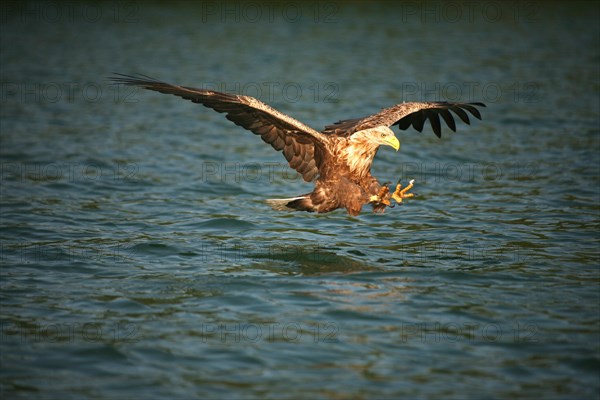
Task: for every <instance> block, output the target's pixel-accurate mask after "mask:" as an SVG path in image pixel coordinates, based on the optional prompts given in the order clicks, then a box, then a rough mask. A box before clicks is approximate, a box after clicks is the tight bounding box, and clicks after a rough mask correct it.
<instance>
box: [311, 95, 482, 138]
mask: <svg viewBox="0 0 600 400" xmlns="http://www.w3.org/2000/svg"><path fill="white" fill-rule="evenodd" d="M476 107H485V104H483V103H448V102H445V101H436V102H426V103H420V102H410V103H401V104H396V105H395V106H392V107H389V108H385V109H383V110H381V111H380V112H378V113H377V114H373V115H370V116H368V117H365V118H355V119H347V120H343V121H339V122H336V123H335V124H333V125H328V126H326V127H325V129H324V130H323V133H325V134H332V133H334V134H338V135H344V136H349V135H352V134H353V133H354V132H358V131H361V130H363V129H369V128H374V127H376V126H382V125H383V126H392V125H398V127H399V128H400V129H402V130H406V129H408V127H410V126H411V125H412V126H413V128H415V129H416V130H417V131H419V132H421V131H422V130H423V125H424V124H425V120H427V119H428V120H429V122H430V123H431V128H432V129H433V132H434V133H435V134H436V136H437V137H442V126H441V124H440V116H441V117H442V119H443V120H444V121H445V122H446V124H447V125H448V127H449V128H450V129H452V131H453V132H456V124H455V123H454V117H453V115H452V113H451V112H450V111H452V112H453V113H455V114H456V115H458V117H459V118H460V119H461V120H462V121H463V122H464V123H466V124H470V122H471V121H469V115H468V114H467V113H466V111H468V112H469V113H471V114H473V116H475V117H476V118H478V119H481V114H480V113H479V110H478V109H477V108H476Z"/></svg>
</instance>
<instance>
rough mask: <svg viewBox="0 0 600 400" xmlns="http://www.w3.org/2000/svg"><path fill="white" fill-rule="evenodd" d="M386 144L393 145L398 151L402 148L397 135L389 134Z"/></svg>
mask: <svg viewBox="0 0 600 400" xmlns="http://www.w3.org/2000/svg"><path fill="white" fill-rule="evenodd" d="M385 144H387V145H388V146H392V147H393V148H394V149H396V151H398V150H400V141H399V140H398V138H397V137H396V136H389V137H387V138H386V139H385Z"/></svg>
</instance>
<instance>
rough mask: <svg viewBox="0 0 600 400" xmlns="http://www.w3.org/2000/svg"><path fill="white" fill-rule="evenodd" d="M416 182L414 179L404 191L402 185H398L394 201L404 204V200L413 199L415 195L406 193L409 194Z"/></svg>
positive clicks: (393, 197) (393, 196) (393, 195)
mask: <svg viewBox="0 0 600 400" xmlns="http://www.w3.org/2000/svg"><path fill="white" fill-rule="evenodd" d="M414 182H415V180H414V179H413V180H411V181H410V182H409V183H408V186H407V187H405V188H404V189H402V184H401V183H398V185H396V190H395V191H394V193H392V199H394V200H396V202H398V203H402V199H406V198H408V197H413V196H414V194H412V193H406V192H408V191H409V190H410V189H412V187H413V183H414Z"/></svg>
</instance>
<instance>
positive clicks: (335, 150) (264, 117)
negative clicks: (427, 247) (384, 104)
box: [111, 74, 485, 216]
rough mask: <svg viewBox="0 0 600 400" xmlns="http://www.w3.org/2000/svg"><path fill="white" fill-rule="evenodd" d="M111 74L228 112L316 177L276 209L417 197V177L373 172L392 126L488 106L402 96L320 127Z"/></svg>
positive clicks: (252, 103) (379, 203)
mask: <svg viewBox="0 0 600 400" xmlns="http://www.w3.org/2000/svg"><path fill="white" fill-rule="evenodd" d="M111 79H112V81H113V82H114V83H117V84H125V85H132V86H138V87H142V88H144V89H148V90H154V91H157V92H160V93H166V94H172V95H175V96H179V97H182V98H184V99H186V100H191V101H192V102H194V103H200V104H202V105H204V106H206V107H210V108H212V109H213V110H215V111H218V112H220V113H225V114H226V118H227V119H229V120H230V121H233V122H234V123H235V124H236V125H239V126H241V127H243V128H245V129H248V130H249V131H251V132H253V133H254V134H256V135H259V136H260V137H261V138H262V140H264V141H265V142H266V143H268V144H270V145H271V146H273V148H274V149H275V150H277V151H281V152H282V153H283V155H284V157H285V159H286V160H287V161H288V163H289V165H290V167H291V168H293V169H295V170H296V171H298V173H299V174H300V175H301V176H302V178H303V179H304V180H305V181H306V182H313V181H314V182H315V188H314V190H313V191H312V192H310V193H306V194H303V195H301V196H296V197H291V198H285V199H271V200H267V202H268V203H269V204H270V205H271V206H272V207H273V208H275V209H278V210H298V211H309V212H318V213H326V212H330V211H333V210H336V209H338V208H345V209H346V210H347V211H348V213H349V214H350V215H354V216H355V215H358V214H359V213H360V211H361V209H362V207H363V206H364V205H365V204H371V205H372V206H373V210H374V211H375V212H383V211H384V210H385V208H386V207H393V205H392V203H391V200H390V199H394V200H395V201H396V202H398V203H400V202H402V199H403V198H407V197H411V196H412V194H411V193H407V191H408V190H409V189H410V188H411V187H412V181H411V182H410V184H409V185H408V186H407V187H405V188H404V189H402V188H401V186H400V184H398V185H397V186H396V189H395V191H394V192H393V193H390V190H389V188H388V187H387V185H381V184H380V183H379V182H378V181H377V179H375V178H374V177H373V176H372V175H371V164H372V163H373V158H374V157H375V154H376V153H377V150H378V148H379V146H381V145H387V146H391V147H393V148H394V149H396V150H398V149H399V148H400V142H399V141H398V139H397V138H396V136H395V135H394V132H393V131H392V130H391V129H390V127H391V126H394V125H397V126H398V127H399V128H400V129H402V130H406V129H408V128H409V127H410V126H411V125H412V126H413V128H415V129H416V130H417V131H419V132H421V131H422V130H423V125H424V123H425V120H429V122H430V124H431V128H432V129H433V132H434V133H435V134H436V135H437V136H438V137H441V131H442V130H441V124H440V118H439V117H440V116H441V117H442V119H443V120H444V122H445V123H446V124H447V125H448V127H449V128H450V129H452V131H454V132H455V131H456V125H455V123H454V118H453V115H452V113H451V112H450V111H452V112H453V113H455V114H456V115H457V116H458V117H459V118H460V119H461V120H462V121H463V122H465V123H466V124H469V123H470V121H469V116H468V114H467V112H466V111H468V112H469V113H471V114H472V115H474V116H475V117H476V118H478V119H481V114H480V113H479V110H477V108H476V106H479V107H485V105H484V104H483V103H448V102H441V101H436V102H408V103H401V104H396V105H395V106H392V107H389V108H385V109H383V110H381V111H380V112H378V113H376V114H373V115H369V116H367V117H364V118H354V119H347V120H342V121H339V122H336V123H335V124H333V125H328V126H326V127H325V129H323V130H322V131H320V132H319V131H316V130H314V129H312V128H310V127H308V126H306V125H304V124H303V123H301V122H299V121H297V120H295V119H293V118H291V117H289V116H287V115H285V114H283V113H281V112H279V111H277V110H275V109H274V108H272V107H269V106H268V105H266V104H265V103H263V102H261V101H260V100H257V99H255V98H254V97H250V96H242V95H234V94H227V93H221V92H217V91H214V90H205V89H195V88H192V87H187V86H178V85H171V84H169V83H165V82H161V81H158V80H155V79H153V78H150V77H147V76H144V75H138V76H132V75H123V74H115V76H114V77H112V78H111Z"/></svg>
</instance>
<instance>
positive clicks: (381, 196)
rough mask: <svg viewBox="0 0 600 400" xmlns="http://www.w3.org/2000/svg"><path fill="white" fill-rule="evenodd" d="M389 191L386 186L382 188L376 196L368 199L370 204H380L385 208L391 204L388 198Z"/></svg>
mask: <svg viewBox="0 0 600 400" xmlns="http://www.w3.org/2000/svg"><path fill="white" fill-rule="evenodd" d="M389 193H390V189H389V188H388V187H387V186H383V187H382V188H381V189H380V190H379V193H378V194H374V195H372V196H371V197H369V202H370V203H380V204H385V205H386V206H389V205H390V204H392V203H391V202H390V200H389V198H390V194H389Z"/></svg>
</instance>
